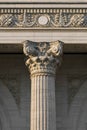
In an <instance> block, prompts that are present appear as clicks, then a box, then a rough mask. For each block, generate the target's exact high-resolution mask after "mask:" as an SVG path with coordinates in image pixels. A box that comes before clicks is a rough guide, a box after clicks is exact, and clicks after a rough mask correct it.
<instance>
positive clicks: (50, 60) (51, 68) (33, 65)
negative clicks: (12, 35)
mask: <svg viewBox="0 0 87 130" xmlns="http://www.w3.org/2000/svg"><path fill="white" fill-rule="evenodd" d="M23 45H24V47H23V51H24V54H25V55H26V56H27V61H26V65H27V66H28V67H29V70H30V73H31V75H34V74H42V73H44V74H47V73H48V74H54V75H55V71H56V68H57V65H60V64H61V59H62V53H63V43H62V42H61V41H56V42H38V43H36V42H31V41H25V42H24V44H23Z"/></svg>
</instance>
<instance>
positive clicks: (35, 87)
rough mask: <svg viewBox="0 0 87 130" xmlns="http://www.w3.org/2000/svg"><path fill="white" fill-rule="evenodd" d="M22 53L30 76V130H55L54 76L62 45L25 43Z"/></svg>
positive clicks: (60, 57) (58, 42)
mask: <svg viewBox="0 0 87 130" xmlns="http://www.w3.org/2000/svg"><path fill="white" fill-rule="evenodd" d="M23 51H24V54H25V55H26V56H27V60H26V65H27V66H28V68H29V71H30V74H31V117H30V122H31V123H30V124H31V125H30V130H56V105H55V74H56V68H57V65H60V64H61V59H62V53H63V43H62V42H61V41H56V42H38V43H36V42H32V41H25V42H24V44H23Z"/></svg>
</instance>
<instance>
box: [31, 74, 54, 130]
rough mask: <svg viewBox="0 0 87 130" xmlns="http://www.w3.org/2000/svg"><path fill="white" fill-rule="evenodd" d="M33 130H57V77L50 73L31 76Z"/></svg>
mask: <svg viewBox="0 0 87 130" xmlns="http://www.w3.org/2000/svg"><path fill="white" fill-rule="evenodd" d="M30 128H31V130H56V110H55V79H54V77H52V76H48V75H37V76H33V77H32V78H31V127H30Z"/></svg>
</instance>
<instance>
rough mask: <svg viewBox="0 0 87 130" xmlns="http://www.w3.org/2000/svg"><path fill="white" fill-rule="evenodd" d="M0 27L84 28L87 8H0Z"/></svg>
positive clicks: (86, 22)
mask: <svg viewBox="0 0 87 130" xmlns="http://www.w3.org/2000/svg"><path fill="white" fill-rule="evenodd" d="M0 27H1V28H3V27H8V28H32V29H33V28H37V29H42V28H43V29H44V28H45V29H49V28H52V29H59V28H84V27H87V9H74V8H73V9H68V8H66V9H64V8H62V9H60V8H59V9H58V8H56V9H53V8H52V9H48V8H46V9H44V8H42V9H41V8H39V9H37V8H36V9H34V8H29V9H28V8H26V9H21V8H16V9H15V8H13V9H12V8H10V9H0Z"/></svg>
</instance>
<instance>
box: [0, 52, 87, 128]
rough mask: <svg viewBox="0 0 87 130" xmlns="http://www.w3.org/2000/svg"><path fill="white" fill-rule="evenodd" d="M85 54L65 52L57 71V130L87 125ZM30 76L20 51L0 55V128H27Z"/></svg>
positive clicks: (86, 126) (86, 56)
mask: <svg viewBox="0 0 87 130" xmlns="http://www.w3.org/2000/svg"><path fill="white" fill-rule="evenodd" d="M86 59H87V55H86V54H83V55H81V54H71V55H70V54H65V55H64V57H63V62H62V65H61V67H60V68H59V69H58V71H57V75H56V87H55V90H56V117H57V130H86V129H87V94H86V93H87V71H86V66H87V60H86ZM29 111H30V80H29V72H28V69H27V67H26V66H25V56H24V55H22V54H12V55H9V54H2V55H0V130H25V129H26V130H29V126H30V124H29V117H30V113H29Z"/></svg>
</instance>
